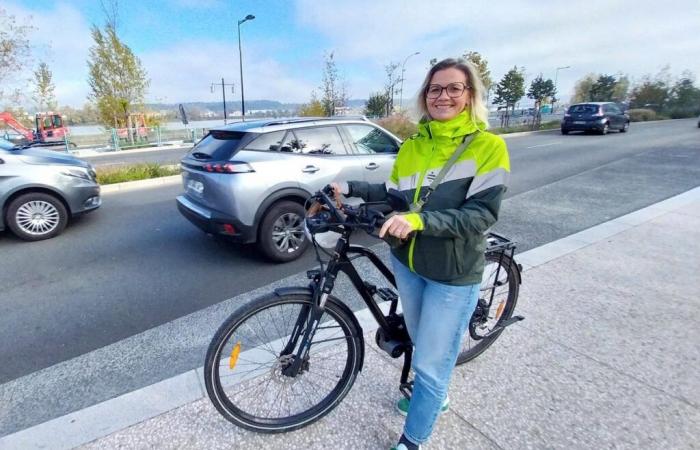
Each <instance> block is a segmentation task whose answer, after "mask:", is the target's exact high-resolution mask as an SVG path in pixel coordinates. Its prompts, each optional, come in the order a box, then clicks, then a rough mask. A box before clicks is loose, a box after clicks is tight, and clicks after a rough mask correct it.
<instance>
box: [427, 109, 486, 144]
mask: <svg viewBox="0 0 700 450" xmlns="http://www.w3.org/2000/svg"><path fill="white" fill-rule="evenodd" d="M478 125H483V124H479V123H477V122H476V120H474V119H473V118H472V115H471V112H470V111H469V110H464V111H462V112H461V113H459V114H457V116H456V117H454V118H452V119H450V120H448V121H446V122H440V121H438V120H422V121H421V122H420V123H419V124H418V133H419V134H420V135H421V136H424V137H427V138H432V139H445V138H447V139H455V138H462V137H464V136H466V135H467V134H471V133H473V132H475V131H476V130H477V129H478V128H481V129H483V128H485V127H483V126H478Z"/></svg>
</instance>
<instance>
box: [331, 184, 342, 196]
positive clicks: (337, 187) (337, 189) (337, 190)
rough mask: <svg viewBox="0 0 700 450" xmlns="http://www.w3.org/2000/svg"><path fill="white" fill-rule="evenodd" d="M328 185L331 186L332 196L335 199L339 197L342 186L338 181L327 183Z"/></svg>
mask: <svg viewBox="0 0 700 450" xmlns="http://www.w3.org/2000/svg"><path fill="white" fill-rule="evenodd" d="M329 186H330V187H331V188H333V198H335V199H338V198H340V195H341V194H342V193H343V188H342V186H341V185H340V183H338V182H337V181H334V182H332V183H331V184H329Z"/></svg>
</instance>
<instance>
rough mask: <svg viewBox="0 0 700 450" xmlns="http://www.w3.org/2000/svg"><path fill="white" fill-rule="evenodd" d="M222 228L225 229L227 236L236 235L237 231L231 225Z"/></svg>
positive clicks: (224, 225) (226, 224) (227, 224)
mask: <svg viewBox="0 0 700 450" xmlns="http://www.w3.org/2000/svg"><path fill="white" fill-rule="evenodd" d="M221 228H222V229H223V232H224V233H225V234H230V235H234V234H236V229H235V228H234V227H233V225H231V224H230V223H225V224H223V225H221Z"/></svg>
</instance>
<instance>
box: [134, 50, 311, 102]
mask: <svg viewBox="0 0 700 450" xmlns="http://www.w3.org/2000/svg"><path fill="white" fill-rule="evenodd" d="M265 54H267V53H266V52H264V51H263V50H261V49H260V47H259V46H257V45H255V44H249V45H247V46H246V48H245V49H244V52H243V70H244V72H243V81H244V87H245V97H246V98H247V99H267V100H279V101H282V102H296V101H304V100H306V99H308V97H309V92H310V91H311V89H313V85H312V83H310V82H309V81H308V80H304V79H296V78H294V77H291V76H289V75H286V73H287V72H288V71H287V70H285V68H284V67H282V65H281V64H280V63H278V62H277V61H275V60H274V59H271V58H259V57H256V55H265ZM140 57H141V60H142V62H143V64H144V66H145V67H146V70H147V71H148V75H149V77H150V78H151V87H150V89H149V99H150V100H152V101H164V102H167V103H179V102H187V101H220V100H221V87H220V85H219V87H216V86H215V88H214V92H213V93H211V92H210V87H211V83H220V82H221V78H222V77H224V78H225V81H226V83H227V84H228V83H233V84H235V93H234V94H231V90H230V87H229V88H227V90H226V91H227V92H226V99H227V101H228V100H240V95H241V94H240V89H239V88H240V71H239V64H238V48H237V46H235V45H233V43H222V42H219V41H199V42H192V41H190V42H188V43H186V44H174V45H173V46H172V47H170V48H167V49H164V50H159V51H154V52H148V53H145V54H143V55H140Z"/></svg>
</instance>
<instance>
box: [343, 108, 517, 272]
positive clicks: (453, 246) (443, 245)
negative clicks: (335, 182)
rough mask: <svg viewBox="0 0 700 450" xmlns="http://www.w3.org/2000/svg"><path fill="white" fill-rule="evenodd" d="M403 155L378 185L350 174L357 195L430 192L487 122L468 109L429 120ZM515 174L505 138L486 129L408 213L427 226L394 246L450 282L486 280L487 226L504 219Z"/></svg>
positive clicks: (408, 260)
mask: <svg viewBox="0 0 700 450" xmlns="http://www.w3.org/2000/svg"><path fill="white" fill-rule="evenodd" d="M418 128H419V132H418V133H417V134H416V135H414V136H412V137H411V138H409V139H407V140H406V141H405V142H404V143H403V145H402V146H401V149H400V150H399V154H398V156H397V158H396V162H395V163H394V168H393V171H392V174H391V176H390V178H389V180H388V181H387V182H386V183H384V184H379V185H370V184H368V183H364V182H349V183H348V185H349V187H350V195H352V196H358V197H362V198H363V199H365V201H379V200H383V199H385V198H386V190H387V189H389V188H394V189H398V190H400V191H401V192H403V193H404V195H405V196H406V198H407V199H409V200H410V201H413V202H414V203H415V202H416V201H417V200H418V199H419V198H420V196H423V195H424V194H425V192H426V191H427V189H428V186H429V185H430V183H431V182H432V181H433V180H434V179H435V177H436V176H437V174H438V173H439V172H440V169H442V167H443V166H444V165H445V163H447V161H448V160H449V158H450V156H451V155H452V153H453V152H454V151H455V150H456V149H457V147H458V146H459V144H460V143H461V142H462V140H463V139H464V137H465V136H466V135H468V134H471V133H474V132H476V131H478V129H479V128H480V129H483V128H484V126H483V124H477V123H476V122H474V121H473V120H472V118H471V116H470V114H469V112H467V111H465V112H462V113H461V114H459V115H458V116H457V117H455V118H454V119H452V120H449V121H447V122H438V121H430V122H421V123H420V124H419V127H418ZM509 175H510V161H509V159H508V151H507V148H506V144H505V142H504V141H503V139H502V138H501V137H499V136H496V135H494V134H491V133H488V132H479V134H478V135H477V136H476V137H475V138H474V140H473V141H472V142H471V144H470V145H469V146H468V147H467V149H466V150H465V151H464V152H463V153H462V155H461V156H460V157H459V159H458V160H457V161H456V162H455V164H454V165H453V166H452V168H450V170H449V171H448V172H447V174H446V175H445V177H444V178H443V180H442V181H441V182H440V184H439V185H438V187H437V188H436V189H435V191H434V192H433V193H432V194H431V196H430V198H429V200H428V202H427V203H426V204H425V205H424V207H423V210H422V212H420V213H419V214H413V213H411V214H408V215H407V218H408V219H409V220H410V221H411V222H412V223H414V224H416V226H417V227H418V228H419V229H420V231H418V232H417V233H416V234H415V236H414V237H413V238H412V239H411V240H410V241H409V242H408V243H406V244H405V245H403V246H401V247H398V248H393V249H392V253H393V254H394V256H396V258H398V259H399V261H401V262H403V263H404V264H405V265H406V266H408V267H409V268H410V269H411V270H412V271H414V272H416V273H418V274H419V275H422V276H425V277H426V278H430V279H432V280H436V281H440V282H443V283H446V284H454V285H464V284H473V283H479V282H481V276H482V272H483V269H484V250H485V247H486V240H485V237H484V232H486V230H487V229H489V228H490V227H491V226H492V225H493V224H494V223H496V221H497V220H498V211H499V208H500V204H501V199H502V197H503V194H504V193H505V191H506V186H507V184H508V179H509Z"/></svg>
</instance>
